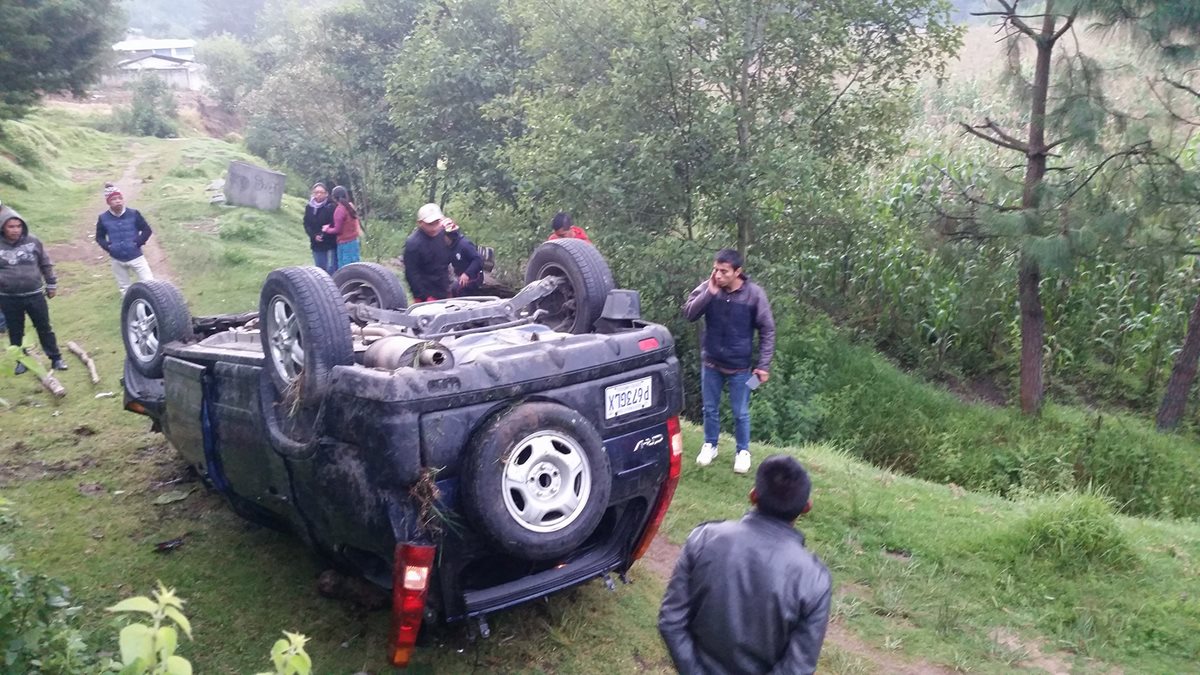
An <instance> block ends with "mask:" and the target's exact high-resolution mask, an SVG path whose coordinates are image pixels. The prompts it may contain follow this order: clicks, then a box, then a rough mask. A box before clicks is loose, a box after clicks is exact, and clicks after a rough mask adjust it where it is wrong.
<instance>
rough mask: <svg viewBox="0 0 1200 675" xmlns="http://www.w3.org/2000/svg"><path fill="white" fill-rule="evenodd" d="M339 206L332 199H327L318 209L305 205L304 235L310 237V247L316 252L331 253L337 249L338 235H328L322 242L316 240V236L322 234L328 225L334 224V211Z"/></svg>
mask: <svg viewBox="0 0 1200 675" xmlns="http://www.w3.org/2000/svg"><path fill="white" fill-rule="evenodd" d="M335 208H337V205H336V204H334V203H333V200H332V199H326V200H325V203H324V204H322V205H321V206H320V207H318V208H317V209H315V210H314V209H313V207H311V206H309V205H307V204H305V205H304V233H305V234H307V235H308V247H309V248H311V249H312V250H314V251H331V250H333V249H336V248H337V235H336V234H327V235H325V236H324V237H323V238H322V240H321V241H317V240H316V238H315V237H316V236H317V235H318V234H321V228H322V227H325V226H326V225H332V224H333V211H334V209H335Z"/></svg>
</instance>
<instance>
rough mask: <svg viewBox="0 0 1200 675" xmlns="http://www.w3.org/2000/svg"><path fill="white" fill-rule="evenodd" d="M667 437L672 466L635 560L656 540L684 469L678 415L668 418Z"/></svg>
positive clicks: (635, 552) (634, 555) (643, 534)
mask: <svg viewBox="0 0 1200 675" xmlns="http://www.w3.org/2000/svg"><path fill="white" fill-rule="evenodd" d="M667 437H668V438H669V439H670V446H671V467H670V469H669V470H668V472H667V481H666V482H665V483H663V484H662V487H661V488H659V491H658V501H657V502H655V504H654V507H653V509H654V510H653V511H651V513H650V520H649V521H648V523H647V524H646V531H645V532H643V533H642V538H641V540H640V541H638V545H637V548H635V549H633V559H634V560H639V559H640V558H641V557H642V556H643V555H645V554H646V550H647V549H649V548H650V542H652V541H654V536H655V535H656V534H658V528H659V526H660V525H662V521H663V518H664V517H665V516H666V515H667V509H668V508H670V506H671V500H672V499H673V498H674V497H675V486H676V485H678V484H679V474H680V473H681V472H682V471H683V432H682V431H681V430H680V428H679V418H678V417H672V418H670V419H668V420H667Z"/></svg>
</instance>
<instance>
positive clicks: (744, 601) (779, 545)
mask: <svg viewBox="0 0 1200 675" xmlns="http://www.w3.org/2000/svg"><path fill="white" fill-rule="evenodd" d="M811 493H812V482H811V481H810V480H809V478H808V474H807V473H806V472H805V471H804V467H802V466H800V462H798V461H796V459H795V458H793V457H788V456H786V455H775V456H774V457H768V458H767V460H766V461H764V462H763V463H762V464H760V465H759V467H758V473H757V474H756V476H755V480H754V489H753V490H751V491H750V503H751V504H754V506H755V508H754V509H753V510H751V511H750V512H749V513H747V514H746V515H745V516H744V517H742V519H741V520H738V521H732V520H730V521H723V522H712V523H704V524H702V525H700V526H699V527H697V528H696V529H695V530H693V531H692V533H691V534H690V535H689V536H688V540H687V543H686V544H684V546H683V550H682V551H681V552H680V554H679V560H678V562H676V564H675V572H674V573H673V574H672V575H671V581H670V583H669V584H668V585H667V593H666V596H665V597H664V598H663V602H662V608H661V609H660V610H659V614H658V630H659V632H660V633H661V634H662V637H663V641H664V642H666V644H667V651H669V652H670V653H671V659H672V660H673V661H674V662H675V667H676V668H678V669H679V672H680V673H683V675H700V674H704V675H726V674H728V675H735V674H736V675H751V674H752V673H753V674H758V673H777V674H778V675H806V674H808V673H812V672H814V671H815V670H816V668H817V659H818V657H820V655H821V643H822V642H824V640H825V628H826V626H827V624H828V623H829V601H830V596H831V592H832V588H833V585H832V582H831V579H830V576H829V570H828V569H826V567H825V565H824V564H823V563H822V562H821V560H820V559H819V558H817V556H816V555H814V554H813V553H811V552H809V551H808V549H806V548H804V535H803V534H801V533H800V532H799V531H797V530H796V528H795V524H796V519H797V518H798V517H800V514H802V513H807V512H808V510H809V509H810V508H811V507H812V502H811V501H810V500H809V495H810V494H811Z"/></svg>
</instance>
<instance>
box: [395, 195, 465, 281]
mask: <svg viewBox="0 0 1200 675" xmlns="http://www.w3.org/2000/svg"><path fill="white" fill-rule="evenodd" d="M447 227H449V228H450V229H452V230H453V229H457V228H458V226H457V225H456V224H455V223H454V221H453V220H450V219H449V218H447V217H446V216H445V214H443V213H442V209H441V207H440V206H438V205H437V204H426V205H425V206H422V207H421V208H420V209H418V210H417V229H415V230H413V233H412V234H410V235H409V236H408V240H407V241H405V242H404V278H405V279H406V280H407V281H408V288H409V290H411V291H412V297H413V302H428V301H430V300H444V299H446V298H448V297H450V271H449V266H450V262H451V258H452V256H453V251H452V249H451V248H450V247H449V246H447V245H446V238H445V232H446V229H447Z"/></svg>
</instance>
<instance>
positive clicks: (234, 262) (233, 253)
mask: <svg viewBox="0 0 1200 675" xmlns="http://www.w3.org/2000/svg"><path fill="white" fill-rule="evenodd" d="M221 260H222V263H223V264H225V265H229V266H233V267H236V266H238V265H245V264H246V263H248V262H250V254H249V253H247V252H246V249H244V248H234V247H232V246H227V247H225V250H224V251H222V253H221Z"/></svg>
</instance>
